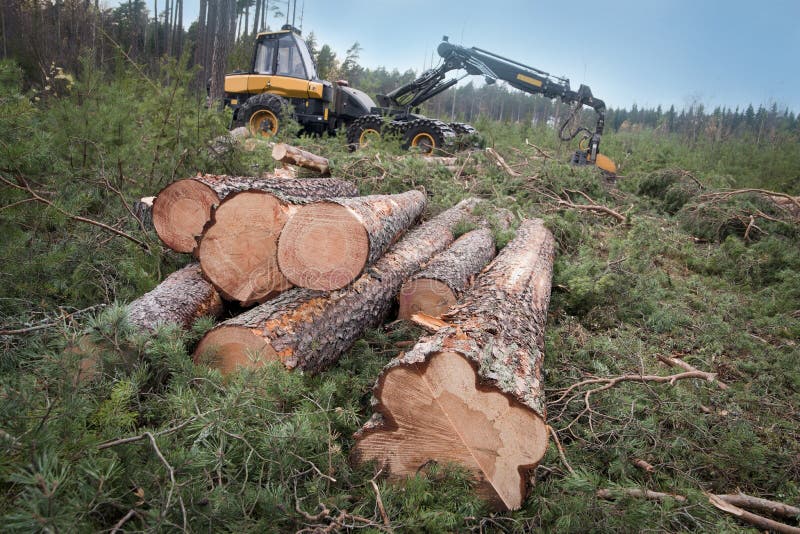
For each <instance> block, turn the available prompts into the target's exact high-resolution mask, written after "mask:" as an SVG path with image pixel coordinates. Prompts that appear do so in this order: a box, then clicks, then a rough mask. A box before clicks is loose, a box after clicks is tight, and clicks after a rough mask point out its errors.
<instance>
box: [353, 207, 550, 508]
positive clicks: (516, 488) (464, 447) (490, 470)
mask: <svg viewBox="0 0 800 534" xmlns="http://www.w3.org/2000/svg"><path fill="white" fill-rule="evenodd" d="M553 243H554V241H553V237H552V234H550V232H549V231H548V230H547V229H546V228H545V227H544V226H543V224H542V222H541V221H540V220H528V221H524V222H523V223H522V225H521V226H520V228H519V230H518V231H517V236H516V238H515V239H514V240H513V241H511V242H510V243H509V244H508V245H507V246H506V247H505V248H504V249H503V251H502V252H501V253H500V254H499V255H498V256H497V258H496V259H495V260H494V261H493V262H492V263H491V264H490V266H489V267H488V268H487V269H486V270H485V271H484V272H483V273H482V274H481V275H480V276H479V277H478V279H477V280H476V282H475V285H474V286H473V287H472V288H471V289H470V290H469V291H467V293H466V294H465V295H464V296H463V298H462V300H461V302H460V304H458V305H457V306H456V307H454V308H453V309H452V311H451V312H450V313H449V314H448V315H446V316H445V320H447V321H448V322H449V326H447V327H445V328H442V329H441V330H439V331H438V332H436V333H435V334H433V335H431V336H427V337H424V338H422V339H420V341H419V342H418V343H417V344H416V345H415V346H414V348H413V349H412V350H410V351H409V352H407V353H405V354H403V355H401V356H399V357H397V358H395V359H394V360H392V361H391V362H390V363H389V364H388V365H387V366H386V368H385V369H384V370H383V372H382V373H381V375H380V376H379V377H378V380H377V383H376V385H375V388H374V399H373V406H374V410H375V415H374V416H373V417H372V419H371V420H370V421H369V422H367V424H365V425H364V427H363V428H362V429H361V431H360V432H359V433H358V434H357V435H356V439H357V443H356V447H355V452H354V458H355V459H356V461H370V460H377V461H379V462H381V463H382V464H383V465H384V467H385V469H387V470H388V472H389V473H390V475H391V476H393V477H404V476H408V475H413V474H414V473H416V472H417V471H418V469H419V468H420V467H421V466H422V465H424V464H425V463H426V462H429V461H431V460H433V461H437V462H448V461H455V462H458V463H460V464H462V465H464V466H465V467H466V468H467V469H469V470H470V471H472V472H473V473H474V475H475V478H476V480H477V482H478V485H477V490H478V492H479V493H480V494H481V495H482V496H483V497H484V498H486V499H487V500H489V502H490V503H491V504H492V505H493V506H495V507H497V508H499V509H515V508H518V507H519V506H520V505H521V504H522V501H523V499H524V490H525V477H524V474H525V473H526V472H527V471H528V470H529V469H531V468H533V467H535V466H536V465H537V464H538V462H539V461H540V460H541V458H542V456H543V455H544V452H545V449H546V447H547V431H546V427H545V424H544V417H545V403H544V388H543V383H542V360H543V349H544V324H545V320H546V317H547V307H548V304H549V299H550V285H551V279H552V269H553V259H554V245H553ZM498 396H499V397H502V398H503V399H504V402H499V401H498Z"/></svg>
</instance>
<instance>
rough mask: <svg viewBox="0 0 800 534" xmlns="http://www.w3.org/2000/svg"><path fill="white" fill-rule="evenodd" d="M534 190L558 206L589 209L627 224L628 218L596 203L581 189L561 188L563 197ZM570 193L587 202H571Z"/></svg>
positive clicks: (545, 191) (550, 192) (582, 209)
mask: <svg viewBox="0 0 800 534" xmlns="http://www.w3.org/2000/svg"><path fill="white" fill-rule="evenodd" d="M536 191H537V192H538V193H540V194H541V195H543V196H545V197H547V198H549V199H551V200H553V201H554V202H555V203H556V204H557V205H558V206H563V207H564V208H569V209H576V210H581V211H590V212H594V213H600V214H602V215H608V216H610V217H613V218H614V219H616V220H617V221H619V222H621V223H625V224H627V221H628V218H627V217H626V216H625V215H622V214H621V213H619V212H617V211H614V210H613V209H611V208H609V207H607V206H603V205H601V204H598V203H597V202H595V201H594V200H593V199H592V198H591V197H590V196H589V195H587V194H586V193H584V192H583V191H575V190H572V189H564V190H562V195H563V197H562V196H559V195H556V194H555V193H554V192H552V191H549V190H541V189H536ZM570 194H573V195H580V196H582V197H583V198H584V199H586V201H587V202H588V204H575V203H574V202H572V198H570Z"/></svg>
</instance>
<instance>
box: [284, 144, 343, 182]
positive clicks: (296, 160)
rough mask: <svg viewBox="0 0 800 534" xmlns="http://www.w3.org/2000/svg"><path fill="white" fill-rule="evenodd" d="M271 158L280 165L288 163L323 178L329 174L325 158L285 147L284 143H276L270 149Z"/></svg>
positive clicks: (295, 148) (288, 146)
mask: <svg viewBox="0 0 800 534" xmlns="http://www.w3.org/2000/svg"><path fill="white" fill-rule="evenodd" d="M272 157H273V158H274V159H276V160H277V161H280V162H281V163H284V164H286V163H289V164H292V165H297V166H298V167H303V168H304V169H310V170H312V171H316V172H318V173H320V174H322V175H323V176H328V175H329V174H330V165H329V163H328V160H327V159H326V158H323V157H322V156H317V155H316V154H312V153H311V152H306V151H305V150H303V149H300V148H297V147H294V146H291V145H287V144H286V143H278V144H277V145H275V147H274V148H273V149H272Z"/></svg>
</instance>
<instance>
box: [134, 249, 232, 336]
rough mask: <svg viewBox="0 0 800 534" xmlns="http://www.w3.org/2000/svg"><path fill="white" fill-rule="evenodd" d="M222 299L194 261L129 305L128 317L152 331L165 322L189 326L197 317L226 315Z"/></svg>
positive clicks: (137, 325) (135, 326)
mask: <svg viewBox="0 0 800 534" xmlns="http://www.w3.org/2000/svg"><path fill="white" fill-rule="evenodd" d="M222 311H223V308H222V300H221V299H220V298H219V295H218V294H217V291H216V290H215V289H214V287H213V286H212V285H211V284H210V283H209V282H207V281H206V280H205V279H204V278H203V275H202V273H201V272H200V265H199V264H197V263H192V264H189V265H187V266H186V267H184V268H183V269H179V270H177V271H175V272H174V273H172V274H171V275H169V276H168V277H167V278H166V279H165V280H164V281H163V282H161V283H160V284H158V285H157V286H156V287H155V288H154V289H153V290H152V291H150V292H149V293H146V294H144V295H142V296H141V297H139V298H138V299H136V300H134V301H133V302H131V303H130V304H129V305H128V320H129V321H130V323H131V324H132V325H133V327H134V328H135V329H136V330H139V331H148V332H152V331H153V330H155V329H156V326H158V325H159V324H164V323H176V324H178V325H179V326H181V327H182V328H188V327H189V326H191V325H192V323H193V322H194V321H195V319H197V318H199V317H202V316H204V315H208V316H211V317H219V316H220V315H221V314H222Z"/></svg>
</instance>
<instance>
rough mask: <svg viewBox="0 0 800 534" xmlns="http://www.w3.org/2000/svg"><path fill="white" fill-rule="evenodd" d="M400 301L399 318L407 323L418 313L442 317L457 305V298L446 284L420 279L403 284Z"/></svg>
mask: <svg viewBox="0 0 800 534" xmlns="http://www.w3.org/2000/svg"><path fill="white" fill-rule="evenodd" d="M398 301H399V303H400V310H399V311H398V313H397V318H398V319H402V320H405V321H407V320H409V319H411V316H412V315H414V314H417V313H424V314H425V315H430V316H432V317H441V316H442V315H443V314H444V313H445V312H446V311H447V310H448V309H450V306H452V305H453V304H455V303H456V296H455V294H454V293H453V290H452V289H450V288H449V287H447V284H445V283H444V282H440V281H439V280H433V279H430V278H418V279H416V280H409V281H408V282H406V283H404V284H403V287H402V289H400V296H399V297H398Z"/></svg>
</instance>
